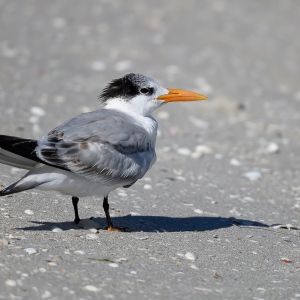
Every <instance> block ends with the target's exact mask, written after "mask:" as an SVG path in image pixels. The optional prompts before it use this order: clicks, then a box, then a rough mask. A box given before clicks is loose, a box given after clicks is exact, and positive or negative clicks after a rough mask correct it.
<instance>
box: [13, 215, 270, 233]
mask: <svg viewBox="0 0 300 300" xmlns="http://www.w3.org/2000/svg"><path fill="white" fill-rule="evenodd" d="M93 221H95V222H97V223H98V224H99V228H104V227H105V225H106V222H105V219H104V218H94V219H93ZM31 223H33V224H34V225H33V226H28V227H22V228H17V229H22V230H26V231H27V230H32V231H43V230H45V231H50V230H52V229H53V227H59V228H61V229H62V230H70V229H82V228H79V227H77V226H76V225H75V224H74V223H73V222H60V223H56V222H37V221H31ZM113 223H114V226H116V227H120V228H126V229H127V230H126V231H130V232H138V231H143V232H184V231H210V230H216V229H220V228H227V227H231V226H240V225H242V226H251V227H269V225H267V224H264V223H261V222H257V221H251V220H245V219H236V218H233V217H228V218H223V217H207V216H199V217H186V218H183V217H180V218H179V217H175V218H172V217H164V216H125V217H115V218H113Z"/></svg>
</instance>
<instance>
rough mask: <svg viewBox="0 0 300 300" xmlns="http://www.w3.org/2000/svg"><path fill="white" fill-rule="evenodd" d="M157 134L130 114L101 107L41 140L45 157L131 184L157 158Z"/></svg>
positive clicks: (95, 175)
mask: <svg viewBox="0 0 300 300" xmlns="http://www.w3.org/2000/svg"><path fill="white" fill-rule="evenodd" d="M154 143H155V141H153V138H152V137H151V136H150V135H149V133H148V132H147V131H146V130H145V129H144V128H143V127H142V126H140V125H138V124H136V123H135V121H134V119H133V118H131V117H130V116H129V115H126V114H123V113H121V112H118V111H115V110H108V109H105V110H98V111H95V112H91V113H85V114H81V115H78V116H77V117H75V118H73V119H71V120H69V121H67V122H66V123H64V124H62V125H61V126H59V127H57V128H55V129H54V130H53V131H51V132H50V133H49V134H48V135H47V136H44V137H42V138H41V139H40V140H38V146H37V147H36V149H35V151H36V154H37V156H38V158H40V159H41V160H42V161H45V162H46V163H47V164H51V165H54V166H57V167H60V168H64V169H68V170H69V171H71V172H74V173H76V174H79V175H81V176H83V177H85V178H87V179H89V180H92V181H97V182H101V183H103V184H106V185H116V184H121V185H130V184H132V183H134V182H135V181H136V180H138V179H140V178H142V177H143V176H144V174H145V173H146V172H147V170H148V169H149V168H150V167H151V166H152V165H153V163H154V162H155V159H156V154H155V149H154Z"/></svg>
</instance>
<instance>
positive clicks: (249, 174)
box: [244, 171, 262, 181]
mask: <svg viewBox="0 0 300 300" xmlns="http://www.w3.org/2000/svg"><path fill="white" fill-rule="evenodd" d="M244 176H245V177H247V178H248V179H249V180H250V181H256V180H258V179H260V178H261V176H262V175H261V173H260V172H257V171H250V172H247V173H245V174H244Z"/></svg>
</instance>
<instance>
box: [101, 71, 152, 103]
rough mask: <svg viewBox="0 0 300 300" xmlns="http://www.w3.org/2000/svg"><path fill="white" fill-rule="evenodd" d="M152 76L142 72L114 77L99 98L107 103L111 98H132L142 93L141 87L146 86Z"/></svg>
mask: <svg viewBox="0 0 300 300" xmlns="http://www.w3.org/2000/svg"><path fill="white" fill-rule="evenodd" d="M149 80H151V79H150V78H148V77H146V76H144V75H141V74H134V73H130V74H126V75H125V76H124V77H122V78H119V79H114V80H113V81H112V82H110V83H109V84H108V85H107V86H106V87H105V88H104V89H103V91H102V93H101V94H100V96H99V100H100V102H102V103H105V102H106V100H108V99H111V98H117V97H122V98H124V99H131V98H132V97H134V96H137V95H138V94H140V89H141V87H142V86H145V85H146V83H147V82H149Z"/></svg>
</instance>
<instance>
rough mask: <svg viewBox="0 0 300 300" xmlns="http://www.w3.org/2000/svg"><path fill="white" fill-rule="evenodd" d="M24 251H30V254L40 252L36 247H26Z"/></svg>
mask: <svg viewBox="0 0 300 300" xmlns="http://www.w3.org/2000/svg"><path fill="white" fill-rule="evenodd" d="M24 251H25V252H26V253H28V254H29V255H31V254H36V253H38V251H37V249H35V248H26V249H24Z"/></svg>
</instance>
